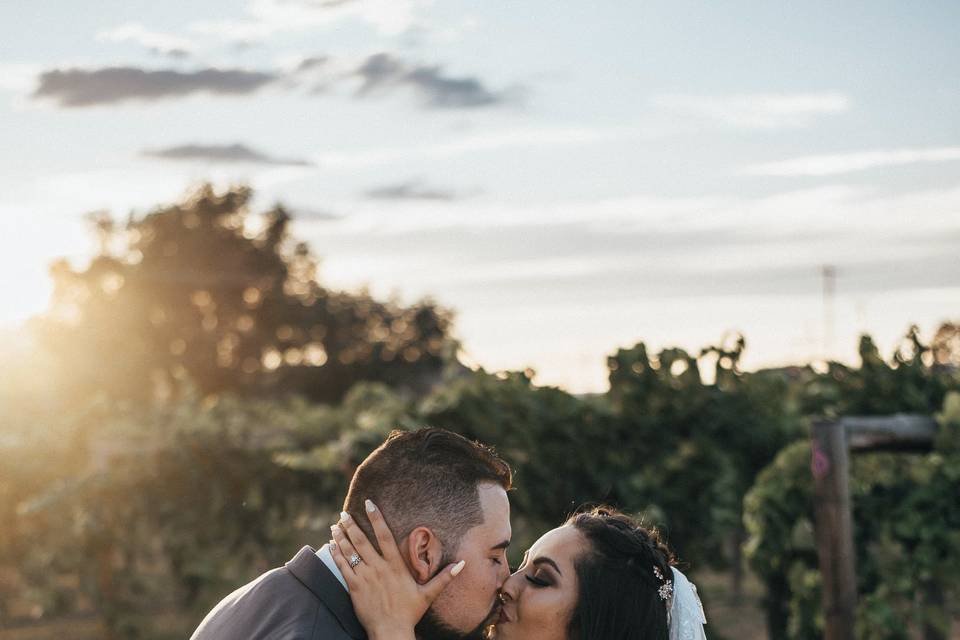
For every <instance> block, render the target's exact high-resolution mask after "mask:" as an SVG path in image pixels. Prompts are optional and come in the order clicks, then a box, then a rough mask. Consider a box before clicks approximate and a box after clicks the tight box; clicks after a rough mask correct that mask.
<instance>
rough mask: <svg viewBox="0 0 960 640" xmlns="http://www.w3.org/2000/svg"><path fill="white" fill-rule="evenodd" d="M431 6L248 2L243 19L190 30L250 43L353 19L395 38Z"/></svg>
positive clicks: (420, 2)
mask: <svg viewBox="0 0 960 640" xmlns="http://www.w3.org/2000/svg"><path fill="white" fill-rule="evenodd" d="M428 4H430V2H429V1H427V0H362V1H361V0H249V2H247V4H246V7H245V9H244V13H245V14H246V15H245V16H244V17H243V18H240V19H227V20H218V21H212V22H209V21H208V22H196V23H193V24H192V25H190V27H189V28H190V30H191V31H193V32H195V33H199V34H202V35H205V36H212V37H215V38H220V39H222V40H227V41H231V42H234V43H238V42H241V43H247V44H249V43H254V42H263V41H264V40H267V39H269V38H271V37H273V36H276V35H280V34H283V33H288V32H304V31H310V30H315V29H322V28H326V27H330V26H333V25H335V24H337V23H340V22H343V21H346V20H351V19H352V20H358V21H360V22H361V23H364V24H367V25H369V26H370V27H372V28H373V29H374V30H375V31H376V32H377V33H378V34H379V35H382V36H396V35H399V34H401V33H404V32H406V31H407V30H408V29H411V28H412V27H414V26H415V25H416V24H418V19H417V13H418V9H419V8H420V7H421V6H425V5H428Z"/></svg>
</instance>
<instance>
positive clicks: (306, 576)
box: [285, 546, 367, 640]
mask: <svg viewBox="0 0 960 640" xmlns="http://www.w3.org/2000/svg"><path fill="white" fill-rule="evenodd" d="M285 566H286V568H287V570H289V571H290V573H292V574H293V575H294V577H295V578H296V579H297V580H299V581H300V582H302V583H303V585H304V586H305V587H306V588H307V589H309V590H310V591H311V592H312V593H313V595H315V596H316V597H317V598H319V599H320V601H321V602H323V603H324V604H325V605H326V606H327V608H328V609H330V611H331V612H332V613H333V615H334V616H335V617H336V618H337V621H338V622H339V623H340V626H342V627H343V629H344V631H346V632H347V633H349V634H350V637H351V638H356V640H364V639H365V638H366V637H367V634H366V632H365V631H364V630H363V625H361V624H360V621H359V620H357V616H356V614H355V613H354V612H353V603H351V602H350V594H348V593H347V592H346V591H344V589H343V585H341V584H340V582H339V581H338V580H337V578H336V576H334V575H333V574H332V573H330V570H329V569H327V566H326V565H325V564H323V561H322V560H320V558H318V557H317V552H316V551H314V549H312V548H311V547H309V546H305V547H304V548H303V549H300V551H299V552H297V555H295V556H294V557H293V559H292V560H290V561H289V562H288V563H287V564H286V565H285Z"/></svg>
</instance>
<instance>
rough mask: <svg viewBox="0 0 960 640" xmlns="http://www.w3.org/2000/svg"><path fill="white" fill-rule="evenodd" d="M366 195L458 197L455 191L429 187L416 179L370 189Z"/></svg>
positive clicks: (375, 198)
mask: <svg viewBox="0 0 960 640" xmlns="http://www.w3.org/2000/svg"><path fill="white" fill-rule="evenodd" d="M366 196H367V197H368V198H372V199H374V200H454V199H456V198H457V197H458V195H457V194H456V193H454V192H453V191H448V190H444V189H436V188H432V187H427V186H424V185H423V184H421V183H420V182H419V181H416V180H410V181H408V182H401V183H399V184H391V185H385V186H382V187H377V188H375V189H370V190H368V191H367V192H366Z"/></svg>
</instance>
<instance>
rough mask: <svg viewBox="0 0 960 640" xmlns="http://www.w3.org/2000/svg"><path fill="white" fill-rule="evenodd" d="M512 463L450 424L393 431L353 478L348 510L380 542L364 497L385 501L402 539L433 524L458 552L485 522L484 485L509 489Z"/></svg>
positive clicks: (386, 514) (385, 512)
mask: <svg viewBox="0 0 960 640" xmlns="http://www.w3.org/2000/svg"><path fill="white" fill-rule="evenodd" d="M512 481H513V480H512V474H511V472H510V466H509V465H508V464H507V463H506V462H504V461H503V459H501V458H500V457H499V456H498V455H497V454H496V453H495V452H494V451H493V449H491V448H490V447H488V446H486V445H483V444H480V443H479V442H473V441H471V440H468V439H466V438H464V437H463V436H461V435H458V434H456V433H453V432H451V431H447V430H445V429H437V428H432V427H428V428H424V429H419V430H417V431H393V432H392V433H391V434H390V435H389V436H388V437H387V439H386V441H385V442H384V443H383V444H382V445H380V446H379V447H377V449H376V450H374V451H373V453H371V454H370V455H369V456H367V458H366V460H364V461H363V462H362V463H361V464H360V466H359V467H357V470H356V472H355V473H354V474H353V480H352V481H351V482H350V490H349V491H348V492H347V497H346V499H345V500H344V503H343V508H344V511H347V512H349V513H350V514H351V515H352V516H353V518H354V520H356V521H357V523H358V524H359V525H360V527H361V528H362V529H363V530H364V532H365V533H366V534H367V537H369V538H370V541H371V543H373V544H376V540H375V538H374V536H373V530H372V528H371V527H370V522H369V520H367V517H366V509H365V508H364V500H366V499H370V500H373V502H374V503H375V504H376V505H377V507H379V509H380V511H381V512H382V513H383V516H384V518H385V519H386V521H387V523H388V524H389V525H390V528H391V529H392V530H393V535H394V537H395V538H396V539H397V540H402V539H404V538H406V537H407V536H408V535H409V534H410V532H411V531H413V530H414V529H416V528H417V527H421V526H423V527H428V528H429V529H430V530H431V531H433V533H434V534H435V535H436V536H437V538H439V540H440V543H441V544H442V545H443V547H444V553H445V554H454V553H456V552H457V549H458V547H459V546H460V540H461V539H462V538H463V536H464V535H466V533H467V531H469V530H470V529H472V528H473V527H475V526H477V525H479V524H482V523H483V510H482V508H481V506H480V485H481V484H483V483H491V484H496V485H498V486H500V487H503V489H504V490H509V489H510V487H511V484H512Z"/></svg>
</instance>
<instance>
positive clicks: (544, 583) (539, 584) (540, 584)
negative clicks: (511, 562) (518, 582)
mask: <svg viewBox="0 0 960 640" xmlns="http://www.w3.org/2000/svg"><path fill="white" fill-rule="evenodd" d="M524 578H526V579H527V582H529V583H530V584H532V585H534V586H536V587H549V586H550V583H549V582H547V581H546V580H541V579H540V578H536V577H534V576H524Z"/></svg>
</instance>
